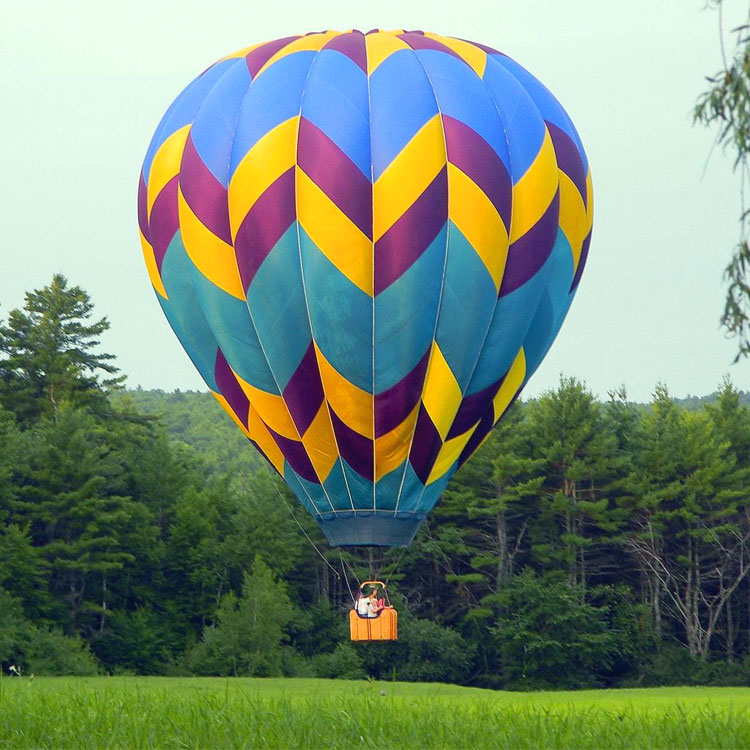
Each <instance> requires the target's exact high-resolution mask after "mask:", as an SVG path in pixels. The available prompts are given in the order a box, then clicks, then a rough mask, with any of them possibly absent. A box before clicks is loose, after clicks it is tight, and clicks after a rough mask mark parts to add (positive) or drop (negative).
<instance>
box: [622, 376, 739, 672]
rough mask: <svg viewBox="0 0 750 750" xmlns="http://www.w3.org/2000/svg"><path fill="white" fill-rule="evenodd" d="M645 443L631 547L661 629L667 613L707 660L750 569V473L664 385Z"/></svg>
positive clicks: (645, 424)
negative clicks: (724, 616)
mask: <svg viewBox="0 0 750 750" xmlns="http://www.w3.org/2000/svg"><path fill="white" fill-rule="evenodd" d="M640 440H641V445H640V450H639V453H638V455H637V457H636V465H637V469H638V476H639V477H640V480H641V491H640V492H639V493H638V496H639V497H638V501H637V504H636V507H634V508H633V514H632V519H631V526H630V533H629V537H628V539H627V541H626V548H627V549H629V550H630V552H631V553H632V554H633V555H634V557H635V559H636V560H637V561H638V563H639V565H640V566H641V569H642V571H643V575H644V578H645V579H646V580H647V581H648V582H649V589H650V600H651V605H652V609H653V614H654V626H655V630H656V632H657V634H660V632H661V625H662V610H664V611H665V612H667V613H668V614H669V615H670V617H671V618H673V619H674V620H675V621H676V622H678V623H679V624H680V626H681V629H682V631H683V634H684V638H685V642H686V644H687V646H688V649H689V650H690V653H691V655H693V656H700V657H701V658H702V659H704V660H705V659H707V658H708V654H709V649H710V646H711V639H712V637H713V635H714V633H715V632H716V629H717V625H718V623H719V621H720V620H719V618H720V617H721V616H722V614H723V611H724V608H725V607H726V605H727V602H728V601H729V598H730V597H731V595H732V594H733V593H734V591H735V590H736V589H737V587H738V586H739V585H740V584H741V583H742V581H743V580H744V579H745V577H746V576H747V575H748V573H750V547H749V546H748V545H749V543H750V527H749V526H748V517H747V513H746V510H745V509H746V505H747V500H748V492H747V486H748V483H749V482H750V470H748V469H747V468H743V467H738V466H737V461H736V458H735V456H734V455H733V454H732V453H731V452H730V450H729V444H728V443H727V442H722V440H721V437H720V435H718V434H717V431H716V429H715V428H714V425H713V423H712V421H711V420H710V419H709V417H708V416H707V415H706V414H705V413H703V412H685V411H681V410H680V409H679V408H678V407H677V405H676V404H675V403H674V402H673V401H672V399H671V398H670V397H669V393H668V392H667V390H666V388H665V387H664V386H658V387H657V389H656V393H655V397H654V404H653V406H652V408H651V410H650V411H649V413H648V414H646V416H644V418H643V420H642V424H641V438H640Z"/></svg>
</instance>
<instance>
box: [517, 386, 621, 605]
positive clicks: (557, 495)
mask: <svg viewBox="0 0 750 750" xmlns="http://www.w3.org/2000/svg"><path fill="white" fill-rule="evenodd" d="M529 421H530V432H531V440H532V443H533V445H534V448H535V450H536V451H537V452H538V454H539V456H540V457H541V458H543V459H544V473H545V475H546V476H545V482H544V487H543V497H544V499H545V503H544V505H543V506H542V511H541V516H542V519H541V520H544V517H545V516H546V517H547V518H549V519H550V521H551V523H550V524H548V527H547V528H546V529H545V528H544V527H543V526H542V525H541V524H539V525H538V527H537V530H535V533H534V536H535V538H534V547H533V551H534V555H535V558H536V559H537V560H538V561H540V562H547V563H554V562H559V563H562V565H564V567H565V569H566V571H567V576H568V583H569V584H570V586H571V587H576V586H578V585H580V587H581V589H580V590H581V591H583V592H585V590H586V586H587V585H588V581H589V577H590V572H591V571H590V568H591V559H590V558H591V556H592V555H597V554H599V551H600V549H601V548H602V547H605V546H608V545H610V544H612V539H611V537H612V536H613V535H614V533H615V532H616V531H617V528H618V517H617V514H616V513H615V509H614V508H612V507H611V505H610V502H609V499H608V494H610V493H609V492H608V485H610V484H611V483H612V482H613V481H614V480H615V479H616V478H617V476H618V470H619V464H618V462H616V461H615V453H616V441H615V437H614V435H612V434H611V433H610V432H609V431H608V430H607V429H606V426H607V425H606V422H605V420H604V419H603V415H602V408H601V405H600V404H598V403H597V402H596V401H595V399H594V396H593V394H592V393H591V392H590V391H588V389H587V388H586V387H585V385H584V384H583V383H581V382H580V381H578V380H577V379H576V378H566V377H562V378H561V379H560V385H559V386H558V388H557V389H555V390H554V391H549V392H547V393H545V394H544V395H543V396H542V397H541V398H540V399H539V400H538V401H535V402H532V403H531V404H529ZM553 524H557V528H555V527H554V526H553Z"/></svg>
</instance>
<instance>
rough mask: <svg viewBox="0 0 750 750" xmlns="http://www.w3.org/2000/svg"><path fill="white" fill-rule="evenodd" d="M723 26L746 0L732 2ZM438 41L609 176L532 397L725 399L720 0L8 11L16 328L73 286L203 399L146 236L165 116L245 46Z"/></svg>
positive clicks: (8, 224) (2, 127) (140, 359)
mask: <svg viewBox="0 0 750 750" xmlns="http://www.w3.org/2000/svg"><path fill="white" fill-rule="evenodd" d="M724 6H725V10H724V15H725V17H724V28H725V30H728V29H730V28H732V27H733V26H736V25H737V24H738V23H740V22H741V21H742V19H743V16H744V14H745V13H746V12H747V0H725V3H724ZM325 28H330V29H342V30H345V29H349V28H359V29H362V30H367V29H370V28H386V29H388V28H419V29H424V30H428V31H434V32H437V33H440V34H447V35H450V36H456V37H463V38H467V39H472V40H474V41H477V42H481V43H484V44H487V45H489V46H491V47H494V48H496V49H500V50H502V51H503V52H505V53H506V54H509V55H510V56H511V57H513V58H514V59H516V60H517V61H518V62H519V63H521V64H522V65H523V66H524V67H526V68H527V69H528V70H530V71H531V72H532V73H533V74H534V75H536V76H537V78H539V79H540V80H541V81H542V82H543V83H544V84H545V85H546V86H547V87H548V88H549V89H551V91H552V92H553V93H554V94H555V96H556V97H557V98H558V99H559V100H560V102H561V103H562V104H563V106H564V107H565V109H566V110H567V111H568V113H569V114H570V116H571V118H572V119H573V122H574V123H575V125H576V127H577V129H578V132H579V134H580V136H581V138H582V140H583V143H584V146H585V148H586V151H587V154H588V157H589V161H590V164H591V169H592V175H593V180H594V195H595V214H594V233H593V240H592V244H591V251H590V254H589V260H588V265H587V267H586V271H585V273H584V276H583V280H582V282H581V285H580V287H579V291H578V294H577V296H576V299H575V300H574V302H573V306H572V308H571V310H570V313H569V314H568V317H567V319H566V321H565V324H564V325H563V328H562V331H561V333H560V335H559V336H558V338H557V340H556V342H555V343H554V344H553V346H552V349H551V350H550V352H549V353H548V355H547V357H546V359H545V361H544V362H543V363H542V365H541V366H540V368H539V370H538V371H537V372H536V374H535V375H534V377H533V378H532V380H531V381H530V383H529V385H528V386H527V388H526V390H525V392H524V395H525V396H535V395H538V394H539V393H541V392H543V391H544V390H546V389H549V388H553V387H554V386H555V385H556V383H557V382H558V379H559V377H560V373H564V374H566V375H575V376H576V377H578V378H579V379H581V380H583V381H585V382H586V383H587V385H588V386H589V388H590V389H591V390H592V391H593V392H594V393H595V394H597V395H598V396H600V397H602V398H606V395H607V392H608V391H610V390H612V389H614V388H616V387H618V386H619V385H621V384H624V385H625V386H626V388H627V390H628V393H629V395H630V396H631V398H633V399H635V400H638V401H645V400H648V399H649V398H650V395H651V393H652V392H653V388H654V385H655V384H656V383H657V382H664V383H666V384H667V386H668V387H669V389H670V392H671V393H672V394H673V395H675V396H678V397H684V396H687V395H689V394H692V395H705V394H708V393H710V392H712V391H713V390H715V388H716V387H717V385H718V384H719V383H720V382H721V379H722V377H723V376H724V375H725V374H729V376H730V377H731V378H732V380H733V382H734V383H735V385H736V386H737V387H738V388H740V389H743V390H750V360H744V361H743V362H740V363H739V364H736V365H733V364H732V360H733V358H734V354H735V352H736V348H737V347H736V342H735V341H733V340H728V339H727V338H726V337H725V335H724V333H723V331H722V330H721V328H720V325H719V317H720V315H721V311H722V308H723V301H724V292H725V289H724V284H723V282H722V273H723V269H724V267H725V265H726V263H727V261H728V260H729V257H730V254H731V249H732V247H733V245H734V244H735V242H736V241H737V239H738V236H739V225H738V216H739V213H740V200H739V181H738V178H737V176H735V175H733V173H732V161H731V158H730V156H728V155H726V154H724V153H722V151H721V150H720V149H713V150H712V144H713V140H714V133H712V132H711V131H708V130H706V129H703V128H701V127H696V126H693V124H692V120H691V111H692V107H693V105H694V103H695V100H696V98H697V97H698V95H699V94H700V93H701V92H702V91H703V90H704V89H705V87H706V85H707V84H706V81H705V78H704V76H706V75H709V74H712V73H714V72H715V71H716V70H718V69H719V67H720V66H721V52H720V44H719V39H720V36H719V23H718V14H717V12H716V11H715V10H712V9H710V8H708V9H707V8H706V5H705V0H659V1H658V2H654V0H629V1H628V2H626V3H619V2H618V3H615V2H603V1H602V0H564V1H563V0H529V1H523V0H480V1H472V0H465V1H464V2H455V1H453V2H448V0H432V2H426V1H425V0H409V2H408V3H407V2H404V0H378V2H373V3H364V2H361V1H360V2H357V1H355V0H349V2H343V1H342V0H316V1H315V2H310V1H309V0H306V1H305V0H276V1H275V2H252V1H248V0H245V1H244V2H236V1H235V0H212V2H211V3H206V2H193V1H192V0H189V1H188V0H186V1H184V2H158V0H129V2H127V3H117V4H109V3H101V2H84V1H83V0H68V2H65V3H59V2H57V1H56V0H38V1H37V2H34V3H33V4H25V3H4V4H3V5H2V7H1V8H0V101H2V102H3V107H2V108H3V116H2V117H0V170H1V174H2V179H1V180H0V233H1V234H0V236H1V237H2V244H1V245H0V262H1V263H2V265H1V266H0V267H1V268H2V270H1V271H0V319H5V318H6V317H7V314H8V311H9V310H11V309H13V308H16V307H20V306H22V305H23V298H24V293H25V292H26V291H28V290H30V289H37V288H41V287H43V286H44V285H46V284H48V283H49V282H50V280H51V278H52V275H53V274H54V273H57V272H60V273H63V274H64V275H65V276H67V278H68V279H69V281H70V282H71V283H72V284H78V285H80V286H82V287H83V288H84V289H85V290H86V291H87V292H88V293H89V294H90V296H91V298H92V301H93V302H94V304H95V312H96V314H97V316H104V315H106V316H107V318H108V319H109V321H110V323H111V326H112V328H111V330H110V331H108V332H107V333H106V334H105V335H104V337H103V349H104V350H106V351H108V352H111V353H113V354H115V355H116V356H117V361H118V364H119V366H120V368H121V370H122V371H123V372H124V373H125V374H126V375H127V376H128V385H129V386H130V387H136V386H138V385H140V386H142V387H143V388H161V389H164V390H173V389H175V388H180V389H183V390H185V389H202V390H205V385H204V384H203V381H202V380H201V379H200V377H199V376H198V374H197V372H195V370H194V369H193V367H192V365H191V363H190V361H189V360H188V358H187V355H185V354H184V352H183V350H182V348H181V347H180V345H179V343H178V341H177V339H176V337H175V336H174V335H173V334H172V332H171V329H170V328H169V326H168V324H167V322H166V319H165V318H164V316H163V315H162V313H161V309H160V308H159V305H158V303H157V301H156V298H155V295H154V293H153V291H152V289H151V287H150V284H149V282H148V276H147V274H146V270H145V266H144V263H143V256H142V254H141V250H140V244H139V240H138V230H137V221H136V189H137V181H138V175H139V170H140V166H141V162H142V160H143V157H144V155H145V152H146V148H147V146H148V143H149V141H150V138H151V135H152V133H153V131H154V129H155V128H156V125H157V123H158V121H159V119H160V118H161V116H162V114H163V113H164V111H165V110H166V108H167V107H168V106H169V104H170V103H171V102H172V100H173V99H174V98H175V97H176V96H177V94H178V93H179V92H180V91H181V90H182V88H184V86H185V85H187V83H189V82H190V80H192V79H193V78H194V77H195V76H196V75H198V74H199V73H200V72H201V71H202V70H203V69H205V68H206V67H207V66H208V65H210V64H211V63H212V62H214V61H215V60H217V59H219V58H220V57H223V56H224V55H225V54H228V53H230V52H232V51H234V50H235V49H240V48H242V47H245V46H248V45H250V44H253V43H256V42H261V41H266V40H270V39H275V38H279V37H283V36H288V35H290V34H298V33H304V32H306V31H311V30H320V29H325Z"/></svg>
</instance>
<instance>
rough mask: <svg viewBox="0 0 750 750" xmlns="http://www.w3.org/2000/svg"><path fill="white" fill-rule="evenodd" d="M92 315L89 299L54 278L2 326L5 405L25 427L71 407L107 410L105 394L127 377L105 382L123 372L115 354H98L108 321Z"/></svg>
mask: <svg viewBox="0 0 750 750" xmlns="http://www.w3.org/2000/svg"><path fill="white" fill-rule="evenodd" d="M92 313H93V304H92V302H91V300H90V298H89V295H88V294H87V293H86V292H85V291H84V290H83V289H81V287H79V286H74V287H69V286H68V282H67V279H66V278H65V277H64V276H62V275H61V274H55V275H54V276H53V277H52V282H51V283H50V284H49V285H48V286H46V287H44V288H43V289H35V290H34V291H33V292H27V294H26V302H25V304H24V308H23V310H11V312H10V314H9V316H8V322H7V324H0V401H2V402H3V403H4V404H5V406H6V408H8V409H10V410H12V411H14V412H15V413H16V414H17V415H18V418H19V421H21V422H22V423H23V424H29V423H31V422H33V421H35V420H36V419H38V418H39V417H40V416H43V415H50V414H54V413H56V412H57V411H58V409H59V408H60V405H61V404H63V403H66V402H67V403H70V404H73V405H76V406H87V407H90V408H93V409H95V410H99V411H102V410H107V409H108V403H107V400H106V398H105V392H106V391H107V390H108V389H112V388H116V387H118V386H119V385H120V384H121V382H122V380H123V378H118V377H106V376H107V375H110V376H115V375H116V373H117V372H118V369H117V367H115V365H114V364H113V360H114V355H112V354H102V353H98V352H97V351H96V350H97V347H98V346H99V340H98V337H99V336H100V335H101V334H102V333H104V332H105V331H106V330H108V329H109V322H108V321H107V319H106V318H101V319H100V320H98V321H95V322H89V318H91V316H92ZM102 373H104V375H105V377H104V378H103V379H102Z"/></svg>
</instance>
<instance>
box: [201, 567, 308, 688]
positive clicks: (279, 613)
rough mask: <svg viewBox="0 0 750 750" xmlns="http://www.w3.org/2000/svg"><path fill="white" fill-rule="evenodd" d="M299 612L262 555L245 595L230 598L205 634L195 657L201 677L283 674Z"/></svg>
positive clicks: (247, 581)
mask: <svg viewBox="0 0 750 750" xmlns="http://www.w3.org/2000/svg"><path fill="white" fill-rule="evenodd" d="M293 614H294V609H293V607H292V603H291V601H290V600H289V597H288V596H287V593H286V586H285V585H284V583H283V582H281V581H279V580H278V579H277V578H276V576H274V574H273V573H272V571H271V569H270V568H269V567H268V565H266V564H265V563H264V562H263V560H262V559H261V558H260V557H257V558H256V559H255V562H254V564H253V568H252V571H251V572H250V573H248V574H245V581H244V583H243V585H242V595H241V596H240V597H239V598H237V596H236V595H235V594H234V593H229V594H227V595H226V596H224V597H223V598H222V600H221V604H220V605H219V611H218V615H217V623H216V625H215V626H212V627H208V628H206V629H205V630H204V632H203V641H202V642H201V643H200V644H198V646H197V647H196V648H195V650H194V651H193V654H192V657H191V659H190V661H191V664H192V667H193V669H194V670H195V671H196V672H198V673H199V674H216V675H235V676H239V675H247V676H258V677H271V676H275V675H280V674H281V671H282V664H283V655H284V652H283V645H282V644H283V642H284V641H285V640H286V628H287V626H288V625H289V623H290V621H291V620H292V617H293Z"/></svg>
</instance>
